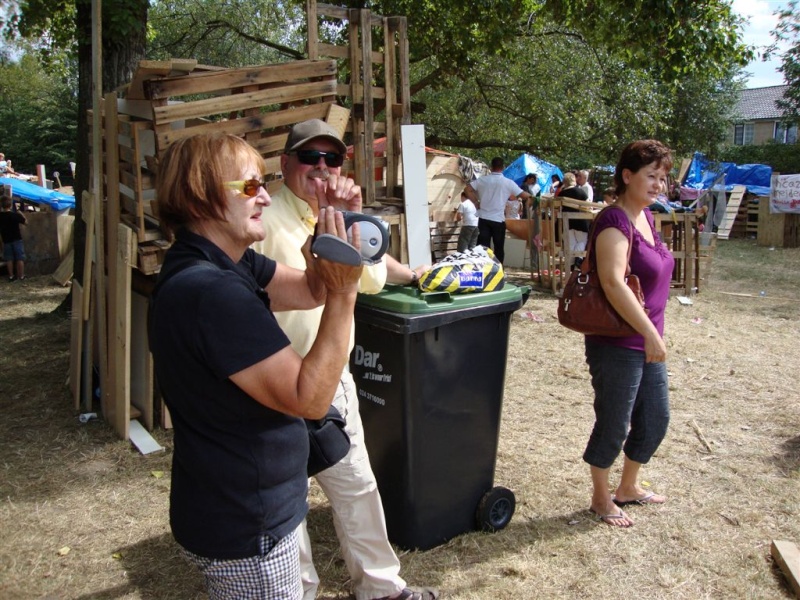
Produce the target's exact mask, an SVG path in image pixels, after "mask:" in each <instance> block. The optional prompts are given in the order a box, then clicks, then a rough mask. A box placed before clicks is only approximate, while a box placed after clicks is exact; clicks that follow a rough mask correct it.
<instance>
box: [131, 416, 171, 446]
mask: <svg viewBox="0 0 800 600" xmlns="http://www.w3.org/2000/svg"><path fill="white" fill-rule="evenodd" d="M126 430H128V431H130V439H131V442H132V443H133V445H134V446H136V449H137V450H139V452H141V453H142V454H152V453H153V452H163V451H164V447H163V446H162V445H161V444H159V443H158V442H157V441H156V440H155V439H154V438H153V436H152V435H150V434H149V433H148V432H147V430H146V429H145V428H144V427H142V424H141V423H139V421H137V420H136V419H133V420H131V421H130V422H129V423H128V426H127V427H126ZM125 439H128V438H125Z"/></svg>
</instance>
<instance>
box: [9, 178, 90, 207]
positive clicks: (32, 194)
mask: <svg viewBox="0 0 800 600" xmlns="http://www.w3.org/2000/svg"><path fill="white" fill-rule="evenodd" d="M0 184H2V185H10V186H11V193H12V194H13V195H14V196H18V197H20V198H22V199H23V200H28V201H30V202H36V203H37V204H46V205H47V206H49V207H50V208H52V209H53V210H65V209H68V208H75V197H74V196H67V195H66V194H62V193H61V192H57V191H55V190H48V189H47V188H43V187H42V186H40V185H36V184H35V183H30V182H28V181H22V180H21V179H15V178H13V177H0Z"/></svg>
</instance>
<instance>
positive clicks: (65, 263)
mask: <svg viewBox="0 0 800 600" xmlns="http://www.w3.org/2000/svg"><path fill="white" fill-rule="evenodd" d="M74 260H75V251H74V250H73V249H72V248H70V250H69V252H67V255H66V256H65V257H64V260H62V261H61V263H60V264H59V265H58V268H57V269H56V270H55V272H54V273H53V281H55V282H56V283H57V284H58V285H60V286H65V285H67V284H68V283H69V282H70V280H71V279H72V273H73V270H74V269H73V262H74Z"/></svg>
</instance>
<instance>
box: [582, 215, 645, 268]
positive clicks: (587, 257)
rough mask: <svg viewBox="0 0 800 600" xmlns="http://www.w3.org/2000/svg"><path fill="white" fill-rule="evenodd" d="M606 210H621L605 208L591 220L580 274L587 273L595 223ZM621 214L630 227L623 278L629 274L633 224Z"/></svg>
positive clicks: (590, 259)
mask: <svg viewBox="0 0 800 600" xmlns="http://www.w3.org/2000/svg"><path fill="white" fill-rule="evenodd" d="M607 210H622V209H621V208H620V207H619V206H613V205H612V206H606V207H605V208H604V209H603V210H601V211H600V212H599V213H597V214H596V215H595V217H594V219H592V225H591V227H590V228H589V239H588V241H587V242H586V258H585V259H584V260H583V262H582V263H581V272H582V273H588V272H589V268H590V265H591V264H592V249H593V247H594V230H595V227H596V226H597V221H598V219H599V218H600V215H602V214H603V213H604V212H606V211H607ZM622 212H623V213H625V217H626V218H627V219H628V223H629V225H630V227H629V228H628V257H627V259H626V261H625V262H626V264H627V267H626V269H625V276H626V277H627V276H628V275H630V272H631V250H632V249H633V222H632V221H631V220H630V217H628V213H626V212H625V211H624V210H622Z"/></svg>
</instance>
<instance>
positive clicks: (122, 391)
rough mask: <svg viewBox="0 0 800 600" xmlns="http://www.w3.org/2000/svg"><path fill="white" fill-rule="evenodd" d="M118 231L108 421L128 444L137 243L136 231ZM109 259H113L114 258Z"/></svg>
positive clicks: (111, 299)
mask: <svg viewBox="0 0 800 600" xmlns="http://www.w3.org/2000/svg"><path fill="white" fill-rule="evenodd" d="M116 229H117V230H116V237H117V243H116V244H115V247H116V250H117V253H116V255H115V256H114V257H113V260H114V261H115V264H114V270H115V271H116V272H117V275H116V277H115V278H114V279H113V281H114V287H113V288H112V289H111V290H110V293H109V304H110V305H112V306H113V308H114V311H113V315H114V319H113V320H112V319H111V317H109V329H110V331H111V334H112V336H113V337H112V338H110V340H109V350H110V351H111V355H110V357H109V370H110V372H111V376H110V377H109V380H110V381H109V386H113V395H112V396H111V398H110V402H109V406H112V407H113V410H112V413H111V415H109V417H108V418H109V419H110V420H111V424H112V426H113V427H114V430H115V431H116V432H117V435H118V436H119V437H121V438H122V439H123V440H127V439H128V438H129V437H130V436H129V424H130V420H131V395H130V389H131V283H132V273H131V268H132V267H133V266H135V260H136V240H135V236H134V235H133V231H131V229H130V228H129V227H126V226H125V225H123V224H122V223H118V224H117V227H116ZM109 259H112V256H111V255H109ZM109 314H112V313H109ZM104 414H105V413H104Z"/></svg>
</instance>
